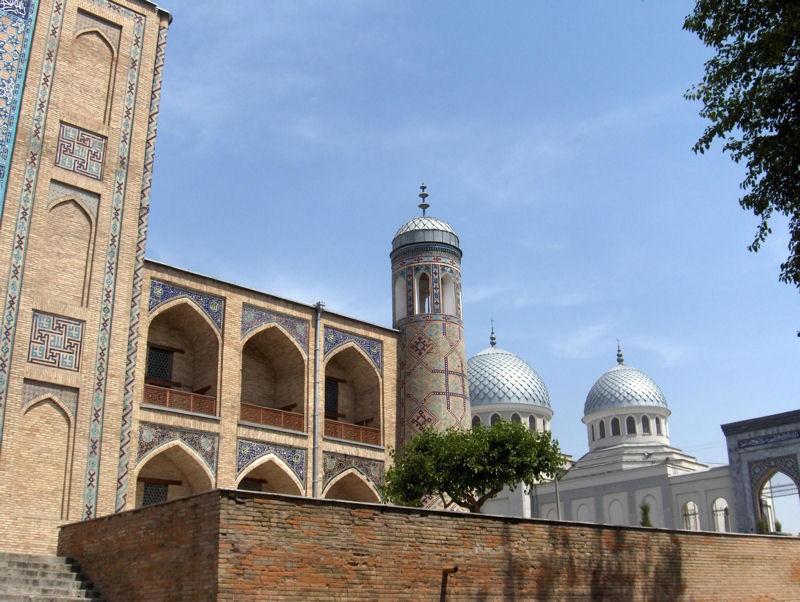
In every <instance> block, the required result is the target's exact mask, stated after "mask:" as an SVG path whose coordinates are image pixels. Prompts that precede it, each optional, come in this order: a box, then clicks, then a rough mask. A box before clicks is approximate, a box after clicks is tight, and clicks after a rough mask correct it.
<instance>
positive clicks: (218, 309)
mask: <svg viewBox="0 0 800 602" xmlns="http://www.w3.org/2000/svg"><path fill="white" fill-rule="evenodd" d="M178 297H185V298H187V299H190V300H192V301H194V302H195V303H196V304H197V305H198V306H199V307H200V309H202V310H203V313H205V314H206V315H207V316H208V317H209V318H210V319H211V321H212V322H213V323H214V325H215V326H216V327H217V329H219V330H222V321H223V318H224V315H225V299H224V298H222V297H217V296H216V295H209V294H207V293H199V292H197V291H193V290H190V289H187V288H183V287H180V286H176V285H174V284H170V283H169V282H161V281H159V280H152V281H151V282H150V302H149V305H148V307H147V309H148V311H150V312H152V311H153V310H154V309H156V308H157V307H159V306H160V305H163V304H164V303H166V302H167V301H170V300H172V299H177V298H178Z"/></svg>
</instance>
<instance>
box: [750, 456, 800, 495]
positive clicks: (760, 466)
mask: <svg viewBox="0 0 800 602" xmlns="http://www.w3.org/2000/svg"><path fill="white" fill-rule="evenodd" d="M748 468H749V469H750V491H752V492H753V495H754V496H756V497H757V496H758V495H759V494H760V493H761V492H760V491H759V489H760V488H761V487H762V486H763V485H764V481H765V480H766V478H767V477H768V476H770V473H772V472H774V471H780V472H782V473H784V474H785V475H787V476H788V477H790V478H791V479H792V480H793V481H794V482H795V483H796V484H798V486H800V466H798V457H797V456H796V455H791V454H790V455H785V456H774V457H772V458H764V459H763V460H756V461H754V462H748Z"/></svg>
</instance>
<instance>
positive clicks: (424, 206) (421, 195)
mask: <svg viewBox="0 0 800 602" xmlns="http://www.w3.org/2000/svg"><path fill="white" fill-rule="evenodd" d="M419 189H420V190H421V191H422V192H420V193H419V198H421V199H422V202H421V203H420V204H419V205H417V206H418V207H419V208H420V209H422V217H425V210H426V209H427V208H428V207H430V205H429V204H428V203H427V198H428V193H427V192H425V191H426V190H427V189H428V187H427V186H425V182H423V183H422V184H420V186H419Z"/></svg>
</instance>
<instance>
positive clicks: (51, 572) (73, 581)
mask: <svg viewBox="0 0 800 602" xmlns="http://www.w3.org/2000/svg"><path fill="white" fill-rule="evenodd" d="M0 599H1V600H32V601H37V602H44V601H45V600H62V601H66V600H71V601H77V600H99V595H98V594H97V593H96V592H95V591H94V590H93V589H92V584H91V583H90V582H88V581H87V580H86V579H84V578H83V575H82V574H81V572H80V567H79V566H78V564H77V563H75V562H74V561H73V560H72V559H70V558H61V557H58V556H36V555H27V554H12V553H0Z"/></svg>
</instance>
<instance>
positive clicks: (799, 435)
mask: <svg viewBox="0 0 800 602" xmlns="http://www.w3.org/2000/svg"><path fill="white" fill-rule="evenodd" d="M796 439H800V431H789V432H787V433H771V434H769V435H762V436H760V437H751V438H750V439H741V440H740V441H738V442H737V443H736V446H737V447H738V448H739V449H747V448H750V447H761V446H763V445H770V444H773V443H783V442H784V441H794V440H796Z"/></svg>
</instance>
